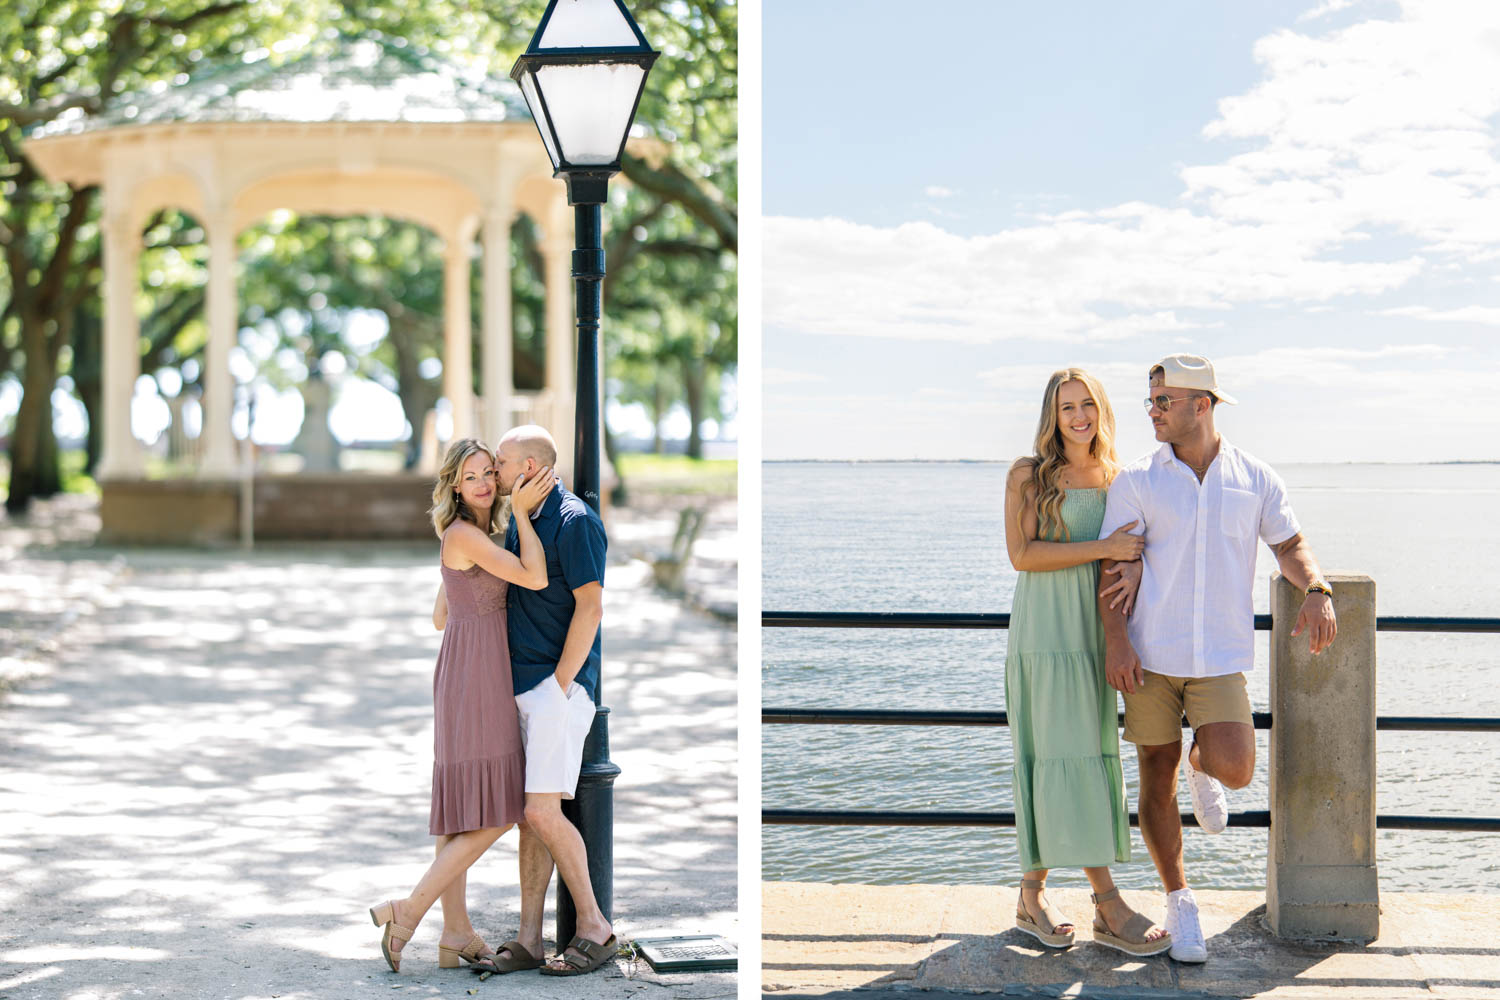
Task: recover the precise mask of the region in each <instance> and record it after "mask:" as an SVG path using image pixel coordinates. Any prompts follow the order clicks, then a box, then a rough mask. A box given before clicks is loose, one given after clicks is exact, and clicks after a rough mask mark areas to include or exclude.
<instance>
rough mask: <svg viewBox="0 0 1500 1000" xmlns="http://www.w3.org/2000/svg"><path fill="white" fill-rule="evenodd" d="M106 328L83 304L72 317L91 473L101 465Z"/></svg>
mask: <svg viewBox="0 0 1500 1000" xmlns="http://www.w3.org/2000/svg"><path fill="white" fill-rule="evenodd" d="M102 346H103V330H101V329H100V324H99V317H98V316H97V315H95V314H94V313H92V312H90V311H89V310H88V309H87V308H86V307H80V308H79V309H78V311H77V313H76V315H75V318H74V320H73V368H72V371H71V372H70V374H71V375H72V376H73V389H74V391H75V392H77V393H78V398H79V400H80V401H81V402H82V403H83V411H84V413H86V414H87V415H88V420H89V432H88V443H87V445H86V446H85V448H86V449H87V450H86V458H85V461H84V466H83V469H84V471H85V472H87V473H88V474H89V475H91V476H92V475H93V474H94V469H95V468H97V467H98V465H99V451H100V449H101V448H102V447H103V445H104V435H103V429H104V383H103V372H102V367H101V363H102V360H103V359H102V358H101V357H100V354H101V348H102Z"/></svg>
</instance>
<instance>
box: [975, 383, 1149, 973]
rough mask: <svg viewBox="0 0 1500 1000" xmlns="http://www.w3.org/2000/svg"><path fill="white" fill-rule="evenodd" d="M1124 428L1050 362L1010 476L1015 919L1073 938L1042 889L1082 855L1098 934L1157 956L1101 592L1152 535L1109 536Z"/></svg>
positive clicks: (1095, 389) (1056, 942) (1040, 932)
mask: <svg viewBox="0 0 1500 1000" xmlns="http://www.w3.org/2000/svg"><path fill="white" fill-rule="evenodd" d="M1114 432H1115V417H1114V411H1113V410H1111V409H1110V405H1109V399H1108V398H1107V397H1106V396H1105V395H1104V387H1103V386H1101V385H1100V384H1099V383H1098V381H1097V380H1095V379H1094V378H1093V376H1091V375H1089V374H1088V373H1087V372H1085V371H1083V370H1082V369H1081V368H1064V369H1063V370H1061V371H1058V372H1054V373H1053V375H1052V377H1051V379H1050V380H1048V382H1047V390H1046V392H1045V393H1044V394H1043V396H1042V416H1041V420H1040V421H1039V423H1038V425H1037V433H1036V442H1035V445H1034V448H1035V454H1032V455H1029V456H1026V457H1025V458H1020V459H1017V460H1016V462H1015V464H1014V465H1012V466H1011V470H1010V475H1009V477H1008V479H1007V481H1006V489H1005V546H1006V549H1007V551H1008V553H1009V555H1010V561H1011V565H1013V566H1014V567H1015V568H1016V569H1017V570H1018V571H1019V572H1020V576H1019V578H1018V580H1017V582H1016V596H1015V600H1014V602H1013V603H1012V605H1011V616H1010V635H1009V638H1008V640H1007V645H1006V654H1005V708H1006V713H1007V715H1008V718H1009V723H1010V732H1011V740H1012V744H1013V746H1014V755H1015V763H1014V769H1013V772H1012V773H1013V782H1014V784H1013V790H1014V796H1015V804H1016V841H1017V853H1018V854H1019V855H1020V861H1021V897H1020V899H1019V900H1017V902H1016V927H1017V928H1019V929H1020V930H1021V931H1023V932H1025V933H1027V934H1030V935H1031V936H1032V937H1034V938H1036V939H1037V940H1038V941H1040V942H1042V944H1044V945H1046V946H1048V947H1049V948H1066V947H1068V946H1069V945H1071V944H1072V943H1073V931H1074V928H1073V923H1072V921H1070V920H1068V919H1067V918H1065V917H1064V916H1063V915H1062V914H1060V913H1058V912H1057V911H1055V910H1054V909H1053V908H1052V907H1051V906H1049V905H1048V904H1047V901H1046V900H1045V899H1044V898H1043V896H1042V893H1043V891H1044V890H1045V887H1046V886H1045V883H1046V879H1047V870H1048V869H1049V868H1058V867H1064V866H1066V867H1070V868H1071V867H1079V868H1082V869H1083V870H1084V873H1085V874H1086V875H1087V876H1088V880H1089V883H1090V885H1092V886H1093V889H1094V908H1095V909H1094V921H1093V929H1094V940H1095V941H1096V942H1098V943H1099V944H1103V945H1105V946H1107V947H1110V948H1114V949H1115V950H1117V951H1123V952H1126V953H1128V954H1131V955H1155V954H1157V953H1159V952H1163V951H1166V950H1167V949H1168V948H1170V947H1171V945H1172V940H1171V938H1170V937H1168V936H1167V933H1166V931H1164V930H1162V929H1161V928H1159V927H1156V926H1154V925H1153V924H1152V923H1151V921H1149V920H1147V919H1146V918H1145V917H1144V916H1142V915H1141V914H1139V913H1136V912H1135V911H1134V910H1132V909H1131V908H1130V907H1129V906H1127V905H1126V904H1125V901H1124V900H1123V899H1121V898H1120V893H1119V890H1117V889H1116V888H1115V885H1114V880H1113V879H1112V878H1111V877H1110V874H1109V866H1110V865H1111V864H1114V863H1115V862H1118V861H1129V860H1130V825H1129V817H1128V814H1127V811H1126V808H1125V785H1124V780H1123V776H1122V772H1121V770H1120V734H1119V730H1118V728H1117V704H1116V701H1115V690H1114V688H1112V687H1110V686H1109V685H1108V684H1107V683H1106V682H1105V680H1104V632H1103V629H1102V627H1101V626H1100V624H1099V610H1098V604H1097V598H1096V596H1095V595H1096V592H1097V591H1098V590H1099V560H1100V559H1114V560H1123V561H1127V562H1128V561H1131V560H1135V559H1139V558H1140V555H1141V550H1142V548H1143V547H1144V544H1145V543H1144V541H1143V540H1142V538H1141V537H1140V536H1138V535H1132V534H1129V533H1128V530H1127V529H1129V528H1132V527H1134V526H1135V522H1134V521H1132V522H1131V523H1130V524H1127V525H1125V526H1124V527H1122V528H1120V530H1118V531H1116V532H1114V533H1113V534H1111V535H1110V536H1109V537H1107V538H1100V537H1099V529H1100V527H1101V526H1102V524H1103V521H1104V498H1105V493H1106V491H1107V490H1108V488H1109V484H1110V481H1111V480H1112V479H1113V478H1114V476H1115V473H1116V472H1117V471H1119V467H1120V466H1119V463H1118V461H1116V459H1115V446H1114ZM1117 587H1118V585H1115V586H1111V587H1110V588H1109V589H1110V590H1111V591H1113V590H1115V589H1117ZM1120 589H1123V590H1125V591H1126V592H1128V593H1130V595H1131V599H1132V600H1133V596H1134V592H1133V591H1131V590H1129V589H1128V588H1120ZM1117 599H1118V598H1117ZM1128 610H1129V609H1128V606H1127V613H1128Z"/></svg>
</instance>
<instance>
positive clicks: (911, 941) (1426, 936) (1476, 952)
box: [761, 832, 1500, 1000]
mask: <svg viewBox="0 0 1500 1000" xmlns="http://www.w3.org/2000/svg"><path fill="white" fill-rule="evenodd" d="M893 835H898V834H895V833H894V832H893ZM1195 894H1196V895H1197V897H1198V903H1199V906H1200V907H1201V909H1202V914H1203V932H1204V936H1205V937H1206V938H1207V939H1208V948H1209V960H1208V962H1207V963H1205V964H1203V965H1182V964H1179V963H1177V962H1173V961H1171V960H1170V959H1168V958H1167V957H1166V956H1158V957H1152V958H1144V959H1136V958H1131V957H1129V956H1127V955H1122V954H1120V953H1119V952H1115V951H1111V950H1109V949H1107V948H1104V947H1101V946H1099V945H1095V944H1093V943H1091V942H1090V941H1089V936H1090V935H1089V926H1090V918H1091V913H1092V910H1091V906H1090V904H1089V898H1088V892H1087V891H1086V890H1083V889H1050V890H1048V897H1049V899H1050V901H1051V902H1052V903H1053V905H1054V906H1055V907H1056V908H1057V909H1058V910H1060V911H1061V912H1063V913H1065V914H1067V915H1068V916H1070V917H1072V918H1073V920H1074V921H1075V922H1076V923H1077V925H1078V928H1079V931H1078V935H1077V938H1078V939H1077V941H1076V942H1075V943H1074V945H1073V947H1072V948H1070V949H1068V950H1067V951H1052V950H1048V949H1044V948H1042V947H1041V945H1040V944H1039V943H1038V942H1037V941H1036V940H1035V939H1034V938H1031V937H1028V936H1027V935H1024V934H1022V933H1021V932H1020V931H1018V930H1016V929H1015V916H1014V915H1015V906H1016V892H1015V889H1013V888H1003V889H1002V888H995V887H989V886H934V885H907V886H871V885H819V884H810V883H793V882H767V883H765V884H764V885H763V886H762V912H761V925H762V938H763V941H764V944H763V953H762V973H761V982H762V984H763V989H764V991H765V992H766V993H767V994H768V995H771V996H786V997H790V996H822V997H843V996H846V995H848V996H855V995H856V994H855V993H853V992H851V991H854V990H858V993H857V995H858V996H860V997H872V996H879V995H881V994H882V993H891V994H893V995H894V994H897V993H899V995H901V996H903V997H911V996H912V991H913V990H921V991H932V992H933V993H935V994H938V995H941V994H943V993H963V994H970V995H972V994H973V993H975V992H985V993H991V994H1000V995H1004V996H1017V997H1153V998H1165V997H1275V998H1286V1000H1292V998H1297V1000H1303V998H1314V997H1337V998H1341V1000H1377V998H1378V1000H1408V998H1417V997H1422V998H1428V1000H1431V998H1434V997H1442V998H1455V1000H1458V998H1479V997H1487V998H1493V997H1497V996H1500V945H1497V944H1496V941H1495V935H1494V933H1493V929H1494V928H1495V927H1497V926H1500V895H1494V896H1477V895H1470V896H1462V895H1439V894H1433V893H1411V894H1394V893H1387V894H1383V895H1382V898H1381V918H1380V920H1381V933H1380V938H1379V939H1378V940H1376V941H1374V942H1372V943H1371V944H1369V945H1365V946H1356V945H1337V944H1305V943H1294V942H1286V941H1279V940H1277V939H1276V938H1275V937H1273V936H1272V935H1271V933H1270V932H1269V931H1268V930H1267V929H1266V928H1265V926H1264V923H1263V920H1262V917H1263V915H1264V912H1265V896H1264V894H1263V893H1259V892H1196V893H1195ZM1126 899H1127V900H1129V901H1130V902H1131V903H1132V905H1134V906H1136V907H1137V908H1139V909H1140V910H1142V911H1143V912H1144V913H1146V915H1147V916H1149V917H1151V918H1152V919H1153V920H1157V921H1160V920H1161V919H1162V916H1163V914H1162V897H1161V896H1160V895H1159V894H1151V893H1140V892H1128V891H1127V892H1126Z"/></svg>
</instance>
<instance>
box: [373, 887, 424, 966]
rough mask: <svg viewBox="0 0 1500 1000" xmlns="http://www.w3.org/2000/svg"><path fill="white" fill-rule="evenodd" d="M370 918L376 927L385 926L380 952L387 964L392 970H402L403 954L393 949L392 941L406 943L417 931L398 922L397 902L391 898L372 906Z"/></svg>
mask: <svg viewBox="0 0 1500 1000" xmlns="http://www.w3.org/2000/svg"><path fill="white" fill-rule="evenodd" d="M370 920H371V921H373V922H374V924H375V926H376V927H384V928H385V933H384V934H382V935H381V936H380V953H381V954H382V955H384V956H385V964H386V965H389V966H390V967H391V971H392V972H400V971H401V955H400V953H399V952H393V951H391V942H392V941H400V942H401V943H402V944H403V945H405V944H406V943H407V942H408V941H410V940H411V936H412V935H413V934H415V933H416V931H414V930H412V929H411V928H410V927H403V926H402V925H401V924H398V923H396V903H395V901H394V900H390V901H387V902H384V903H381V904H380V905H379V906H372V907H370Z"/></svg>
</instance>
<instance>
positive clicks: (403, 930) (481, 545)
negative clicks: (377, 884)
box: [370, 438, 553, 972]
mask: <svg viewBox="0 0 1500 1000" xmlns="http://www.w3.org/2000/svg"><path fill="white" fill-rule="evenodd" d="M494 465H495V459H494V456H493V454H492V453H491V452H490V450H489V449H488V448H486V447H485V446H484V444H482V443H481V442H479V441H477V440H475V439H473V438H464V439H462V440H460V441H456V442H454V444H453V446H452V447H451V448H449V449H448V456H447V458H445V459H444V460H443V467H442V469H441V470H439V472H438V480H437V485H436V486H435V487H434V488H433V491H432V510H431V514H432V526H433V528H434V529H435V530H436V531H437V534H438V537H439V538H440V539H442V545H441V548H440V549H439V558H440V562H441V566H442V576H443V587H442V591H440V593H442V594H445V595H446V599H447V621H446V624H445V625H442V624H439V615H438V613H437V612H436V611H435V612H434V618H433V621H434V624H438V625H439V627H440V628H443V645H442V649H441V650H440V651H439V652H438V661H437V670H436V672H435V673H434V675H433V681H432V701H433V713H434V717H435V718H434V731H435V737H434V741H433V743H434V746H433V751H434V753H433V756H434V761H433V766H432V810H431V818H430V822H429V832H430V833H432V834H433V835H434V836H436V837H437V858H436V860H434V861H433V863H432V866H431V867H429V868H428V869H427V874H425V875H423V876H422V880H421V881H420V882H418V883H417V887H416V888H415V889H413V890H412V893H411V895H410V896H407V897H406V898H405V899H397V900H391V901H389V902H385V903H381V904H380V905H378V906H374V907H371V909H370V919H371V920H373V921H374V922H375V926H377V927H384V928H385V931H384V933H383V934H382V936H381V941H380V950H381V952H382V953H383V954H384V955H385V960H386V962H387V963H388V964H389V965H390V967H391V971H392V972H399V971H400V968H401V949H402V946H403V945H404V944H406V942H407V941H409V940H411V936H412V933H413V932H414V931H415V930H416V926H417V924H418V922H420V921H421V919H422V917H423V916H424V915H425V914H426V913H427V911H428V910H429V909H430V908H431V907H432V904H433V903H435V902H437V901H438V900H439V899H441V900H442V901H443V933H442V937H441V938H440V939H439V941H438V965H439V966H440V967H442V968H456V967H458V965H459V964H460V960H463V961H467V962H471V963H472V962H476V961H478V960H479V959H481V958H483V957H486V956H488V955H492V954H493V951H491V949H490V948H489V946H488V945H486V944H485V943H484V941H483V940H482V939H481V938H480V937H479V935H478V934H476V933H475V932H474V927H473V925H472V924H470V923H469V912H468V907H467V905H466V903H465V899H464V895H465V889H466V884H467V875H468V870H469V866H470V865H472V864H473V863H474V862H475V861H477V860H479V857H480V855H482V854H483V853H484V852H485V851H486V850H488V849H489V846H490V845H491V844H493V843H494V842H495V841H496V840H498V839H499V838H500V835H501V834H503V833H505V831H506V830H509V829H510V828H511V826H513V825H514V824H515V823H516V822H517V821H519V820H520V819H521V818H522V815H523V814H524V812H525V805H526V758H525V755H524V753H523V751H522V748H521V731H520V724H519V722H518V721H517V717H516V699H515V695H514V693H513V691H512V688H511V679H510V644H509V641H508V640H507V638H506V631H505V628H506V619H505V591H506V587H507V586H508V585H510V584H517V585H519V586H522V587H528V588H530V589H532V590H540V589H542V588H543V587H545V586H546V585H547V563H546V559H545V557H544V555H543V552H542V543H541V541H540V540H539V539H538V538H537V536H536V531H535V530H534V529H533V528H532V526H531V517H530V514H531V511H532V509H533V508H535V506H536V505H537V504H538V503H540V502H541V501H542V500H543V499H545V498H546V496H547V494H548V493H549V492H551V490H552V485H553V480H552V470H550V469H543V470H541V471H540V472H539V473H538V474H537V475H536V476H534V477H533V478H532V481H531V482H530V483H527V484H525V485H524V486H518V487H517V488H516V489H514V490H513V491H512V492H511V508H512V512H513V514H514V516H515V519H516V529H517V531H518V532H519V534H520V537H521V554H520V557H519V558H517V557H516V556H514V555H512V554H511V553H509V552H507V551H506V550H505V549H504V548H502V547H501V546H499V545H497V544H495V542H494V540H493V539H492V537H491V536H492V535H493V534H494V533H495V532H496V531H497V530H498V529H499V528H502V527H503V526H504V520H503V519H502V517H501V516H500V506H501V505H500V503H499V500H500V495H499V492H498V491H497V490H496V484H495V469H494ZM440 599H441V598H440Z"/></svg>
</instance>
